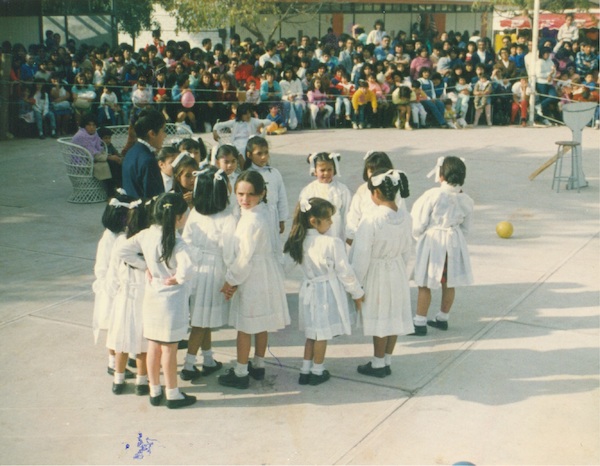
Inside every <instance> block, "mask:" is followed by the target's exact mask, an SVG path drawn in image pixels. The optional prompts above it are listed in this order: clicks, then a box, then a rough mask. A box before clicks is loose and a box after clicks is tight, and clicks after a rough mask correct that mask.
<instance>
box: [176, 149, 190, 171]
mask: <svg viewBox="0 0 600 466" xmlns="http://www.w3.org/2000/svg"><path fill="white" fill-rule="evenodd" d="M186 155H187V156H188V157H191V155H190V153H189V152H188V151H185V150H184V151H183V152H181V153H180V154H179V155H178V156H177V157H175V160H173V161H172V162H171V166H172V167H173V168H176V167H177V165H179V162H181V161H182V160H183V158H184V157H185V156H186Z"/></svg>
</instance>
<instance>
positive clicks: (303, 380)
mask: <svg viewBox="0 0 600 466" xmlns="http://www.w3.org/2000/svg"><path fill="white" fill-rule="evenodd" d="M309 381H310V374H302V373H300V377H298V383H299V384H300V385H308V383H309Z"/></svg>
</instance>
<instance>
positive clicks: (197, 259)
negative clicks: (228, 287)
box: [182, 209, 237, 328]
mask: <svg viewBox="0 0 600 466" xmlns="http://www.w3.org/2000/svg"><path fill="white" fill-rule="evenodd" d="M236 223H237V222H236V219H235V218H234V216H233V215H232V214H231V213H230V212H228V211H227V210H225V211H223V212H219V213H217V214H214V215H202V214H200V213H199V212H198V211H197V210H196V209H193V210H192V212H191V213H190V215H189V217H188V219H187V222H186V224H185V227H184V229H183V233H182V238H183V240H184V241H185V242H186V243H187V244H188V246H189V250H190V253H191V254H192V262H193V263H194V265H195V268H196V277H195V279H194V280H193V281H192V286H191V293H192V295H191V299H190V314H191V322H192V327H202V328H216V327H222V326H223V325H226V324H227V322H228V321H229V302H228V301H226V300H225V295H223V293H221V288H222V287H223V283H225V272H226V271H227V269H226V267H225V261H224V259H223V251H224V250H231V248H232V240H233V235H234V233H235V227H236Z"/></svg>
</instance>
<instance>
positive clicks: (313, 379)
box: [308, 369, 331, 386]
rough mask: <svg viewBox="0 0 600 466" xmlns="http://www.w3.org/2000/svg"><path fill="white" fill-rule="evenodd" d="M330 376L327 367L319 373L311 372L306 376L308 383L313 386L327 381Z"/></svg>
mask: <svg viewBox="0 0 600 466" xmlns="http://www.w3.org/2000/svg"><path fill="white" fill-rule="evenodd" d="M330 378H331V374H330V373H329V371H328V370H327V369H325V370H324V371H323V373H322V374H321V375H317V374H313V373H312V372H311V373H310V376H309V378H308V383H309V384H310V385H313V386H314V385H321V384H322V383H325V382H327V381H328V380H329V379H330Z"/></svg>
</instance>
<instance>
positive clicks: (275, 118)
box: [266, 104, 287, 135]
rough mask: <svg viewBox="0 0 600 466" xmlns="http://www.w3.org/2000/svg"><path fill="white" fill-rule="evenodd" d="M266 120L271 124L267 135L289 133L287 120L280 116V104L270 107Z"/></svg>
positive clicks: (268, 126)
mask: <svg viewBox="0 0 600 466" xmlns="http://www.w3.org/2000/svg"><path fill="white" fill-rule="evenodd" d="M266 119H267V120H268V121H269V122H270V124H269V125H267V134H271V135H273V134H278V135H279V134H285V133H286V132H287V128H286V127H285V120H284V119H283V117H282V116H281V115H280V114H279V105H278V104H270V105H269V113H268V114H267V117H266Z"/></svg>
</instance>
